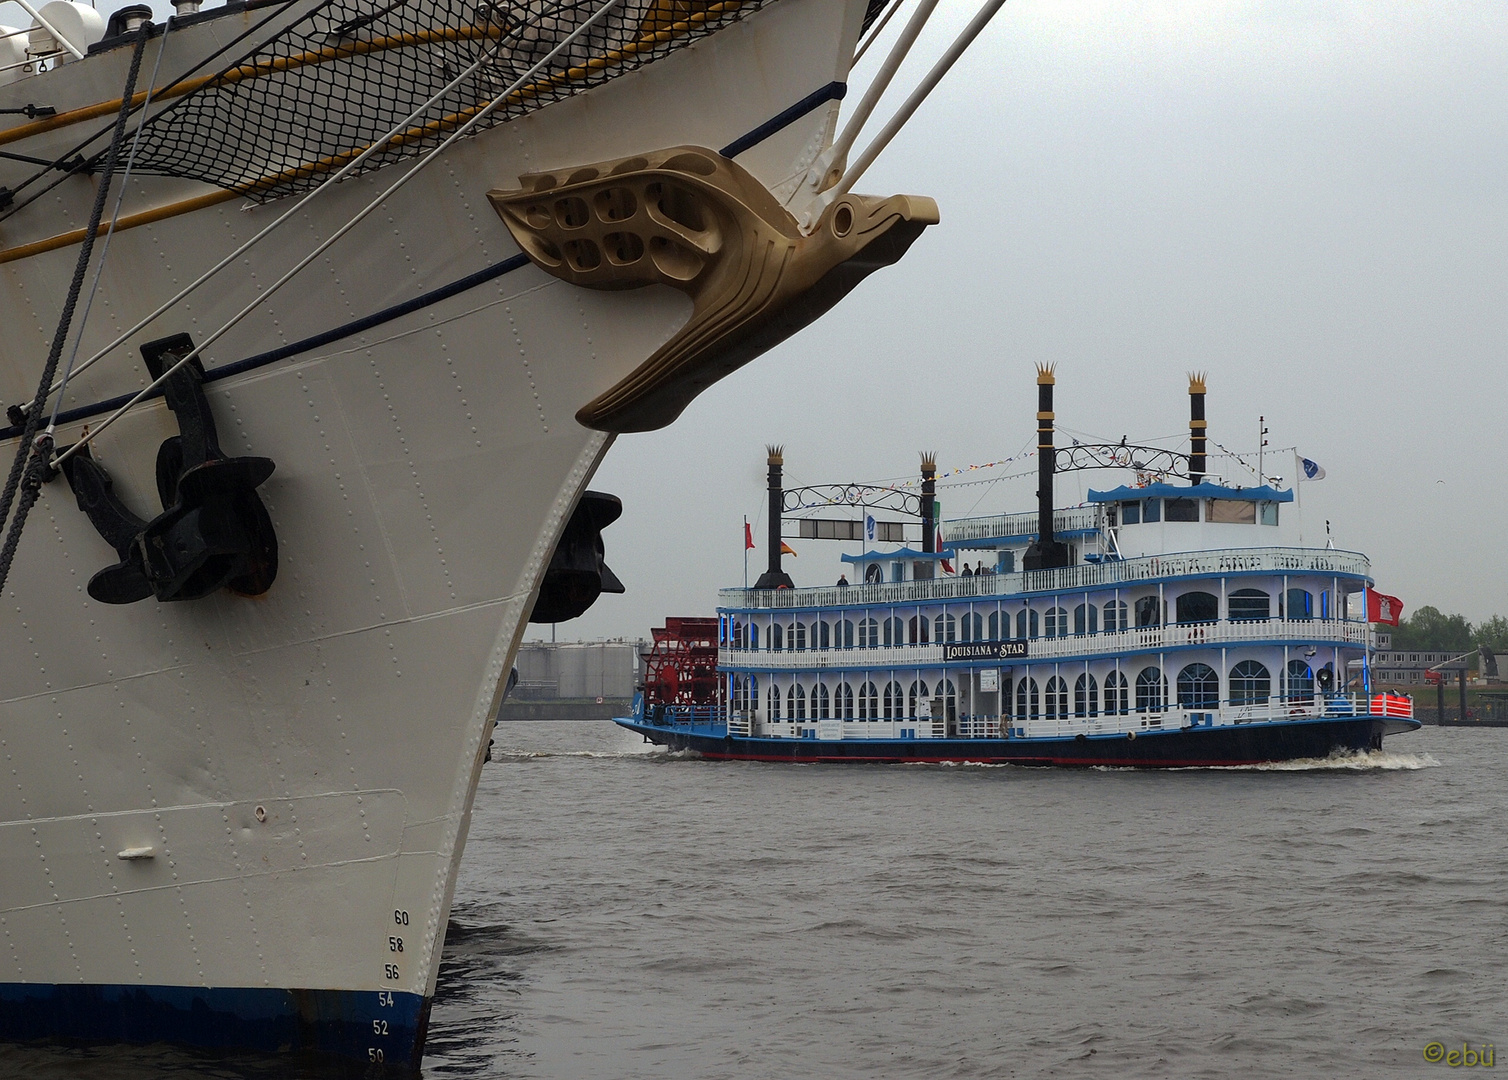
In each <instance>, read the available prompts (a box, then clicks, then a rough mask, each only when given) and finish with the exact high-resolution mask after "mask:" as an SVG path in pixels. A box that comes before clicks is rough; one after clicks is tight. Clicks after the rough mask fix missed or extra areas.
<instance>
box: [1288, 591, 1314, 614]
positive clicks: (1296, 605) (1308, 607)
mask: <svg viewBox="0 0 1508 1080" xmlns="http://www.w3.org/2000/svg"><path fill="white" fill-rule="evenodd" d="M1285 610H1286V614H1283V613H1282V612H1280V613H1279V614H1283V617H1284V618H1285V619H1312V618H1314V597H1312V596H1310V595H1309V593H1308V592H1307V591H1306V590H1304V589H1289V590H1288V603H1287V608H1286V609H1285Z"/></svg>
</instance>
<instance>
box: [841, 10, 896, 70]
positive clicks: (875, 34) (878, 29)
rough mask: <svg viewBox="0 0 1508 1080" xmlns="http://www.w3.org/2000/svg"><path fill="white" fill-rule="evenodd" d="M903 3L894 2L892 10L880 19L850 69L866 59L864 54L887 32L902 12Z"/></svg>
mask: <svg viewBox="0 0 1508 1080" xmlns="http://www.w3.org/2000/svg"><path fill="white" fill-rule="evenodd" d="M902 3H904V0H893V2H892V3H891V5H890V10H889V11H887V12H885V14H884V15H882V16H881V17H880V21H879V22H877V23H875V25H874V29H873V30H871V31H870V32H869V36H868V37H867V38H865V39H864V43H863V44H862V45H860V46H859V48H858V51H856V52H855V53H854V54H853V59H852V60H851V61H849V66H850V67H852V66H853V65H854V64H857V63H858V62H859V61H860V60H862V59H864V54H865V53H867V52H868V51H869V46H871V45H873V44H874V43H875V41H876V40H877V39H878V38H879V36H880V35H881V34H882V33H884V32H885V27H886V26H887V25H888V24H889V22H890V20H891V19H892V18H894V16H895V13H896V12H897V11H899V10H901V4H902Z"/></svg>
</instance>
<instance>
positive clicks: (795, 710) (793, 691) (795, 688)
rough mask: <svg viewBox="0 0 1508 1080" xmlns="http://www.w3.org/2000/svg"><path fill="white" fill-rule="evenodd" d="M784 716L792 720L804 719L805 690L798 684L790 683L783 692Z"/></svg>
mask: <svg viewBox="0 0 1508 1080" xmlns="http://www.w3.org/2000/svg"><path fill="white" fill-rule="evenodd" d="M785 714H786V716H788V717H789V718H790V719H792V720H805V719H806V690H805V689H803V688H802V686H801V684H800V683H791V688H790V689H789V690H787V691H786V692H785Z"/></svg>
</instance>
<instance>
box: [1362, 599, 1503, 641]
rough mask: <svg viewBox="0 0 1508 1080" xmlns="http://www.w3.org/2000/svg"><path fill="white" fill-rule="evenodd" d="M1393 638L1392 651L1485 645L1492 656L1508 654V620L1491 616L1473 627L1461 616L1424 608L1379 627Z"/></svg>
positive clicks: (1437, 609) (1427, 606)
mask: <svg viewBox="0 0 1508 1080" xmlns="http://www.w3.org/2000/svg"><path fill="white" fill-rule="evenodd" d="M1377 629H1379V630H1381V631H1384V632H1388V631H1391V632H1392V635H1393V648H1394V649H1395V650H1400V651H1402V650H1408V651H1417V652H1451V653H1464V652H1470V651H1471V650H1473V649H1477V648H1480V647H1481V646H1483V645H1486V646H1487V647H1488V648H1489V649H1491V650H1492V651H1493V652H1495V653H1508V619H1505V618H1504V617H1503V616H1501V615H1494V616H1493V617H1492V618H1490V619H1488V620H1487V621H1486V622H1484V623H1478V624H1477V625H1475V626H1473V625H1472V624H1471V623H1470V622H1468V621H1467V620H1466V616H1464V615H1447V614H1445V613H1444V612H1443V611H1441V610H1440V609H1439V608H1435V607H1430V606H1429V605H1428V604H1426V605H1425V606H1424V607H1422V608H1420V609H1419V610H1418V611H1415V612H1414V613H1413V614H1412V615H1410V616H1408V617H1407V618H1405V619H1401V620H1400V621H1399V623H1398V625H1397V626H1378V627H1377Z"/></svg>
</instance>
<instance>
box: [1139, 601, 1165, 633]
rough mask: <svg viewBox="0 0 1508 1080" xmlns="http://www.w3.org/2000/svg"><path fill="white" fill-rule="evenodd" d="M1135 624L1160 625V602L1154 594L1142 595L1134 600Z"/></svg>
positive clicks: (1140, 625)
mask: <svg viewBox="0 0 1508 1080" xmlns="http://www.w3.org/2000/svg"><path fill="white" fill-rule="evenodd" d="M1136 625H1137V626H1138V627H1142V626H1161V625H1162V604H1161V603H1160V602H1159V601H1158V599H1157V597H1155V596H1143V597H1142V598H1141V599H1140V600H1138V601H1137V602H1136Z"/></svg>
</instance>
